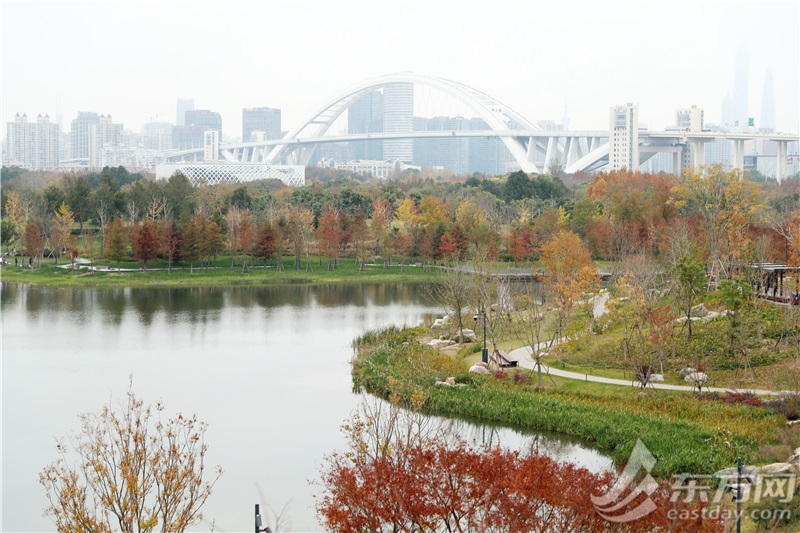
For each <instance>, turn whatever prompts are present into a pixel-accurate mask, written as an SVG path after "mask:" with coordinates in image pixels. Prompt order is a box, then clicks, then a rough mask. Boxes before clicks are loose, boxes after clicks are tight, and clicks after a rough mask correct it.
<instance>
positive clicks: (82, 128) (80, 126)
mask: <svg viewBox="0 0 800 533" xmlns="http://www.w3.org/2000/svg"><path fill="white" fill-rule="evenodd" d="M99 122H100V115H98V114H97V113H93V112H91V111H80V112H79V113H78V117H77V118H76V119H75V120H73V121H72V124H71V126H70V131H69V141H70V157H71V158H72V159H89V130H90V129H91V126H92V125H93V124H97V123H99Z"/></svg>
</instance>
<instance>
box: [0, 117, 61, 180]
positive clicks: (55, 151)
mask: <svg viewBox="0 0 800 533" xmlns="http://www.w3.org/2000/svg"><path fill="white" fill-rule="evenodd" d="M59 138H60V132H59V128H58V124H55V123H53V122H50V116H49V115H45V116H42V115H39V116H38V117H37V118H36V122H28V116H27V115H26V114H23V115H22V116H19V113H17V114H16V116H15V117H14V122H9V123H8V124H7V127H6V140H7V143H8V145H7V153H6V157H7V159H8V162H9V163H10V164H12V165H18V166H21V167H25V168H29V169H35V168H56V167H58V163H59Z"/></svg>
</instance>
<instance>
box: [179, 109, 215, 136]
mask: <svg viewBox="0 0 800 533" xmlns="http://www.w3.org/2000/svg"><path fill="white" fill-rule="evenodd" d="M185 116H186V124H185V125H186V126H200V127H201V128H203V131H205V130H216V131H217V132H219V138H220V139H222V117H221V116H220V115H219V113H217V112H216V111H209V110H208V109H192V110H190V111H186V115H185Z"/></svg>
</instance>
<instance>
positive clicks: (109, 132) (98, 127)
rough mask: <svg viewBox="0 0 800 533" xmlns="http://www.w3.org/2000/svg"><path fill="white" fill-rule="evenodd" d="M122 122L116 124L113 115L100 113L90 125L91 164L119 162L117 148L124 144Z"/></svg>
mask: <svg viewBox="0 0 800 533" xmlns="http://www.w3.org/2000/svg"><path fill="white" fill-rule="evenodd" d="M122 128H123V125H122V124H114V123H113V122H112V120H111V115H100V116H99V117H98V121H97V123H96V124H90V125H89V166H90V167H104V166H107V165H115V164H116V163H118V161H119V159H120V156H119V154H117V153H116V152H117V149H118V148H119V147H120V146H121V144H122Z"/></svg>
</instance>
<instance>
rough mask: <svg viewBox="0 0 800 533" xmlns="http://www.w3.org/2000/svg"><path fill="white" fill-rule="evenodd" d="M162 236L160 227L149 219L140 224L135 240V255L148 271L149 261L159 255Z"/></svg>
mask: <svg viewBox="0 0 800 533" xmlns="http://www.w3.org/2000/svg"><path fill="white" fill-rule="evenodd" d="M159 246H160V238H159V234H158V228H157V226H156V225H155V223H154V222H153V221H151V220H149V219H145V220H144V222H142V223H141V224H139V226H138V228H137V230H136V236H135V237H134V241H133V255H134V257H136V259H138V260H139V261H141V262H142V268H143V269H144V270H145V271H147V262H148V261H152V260H153V259H155V258H156V257H158V249H159Z"/></svg>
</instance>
